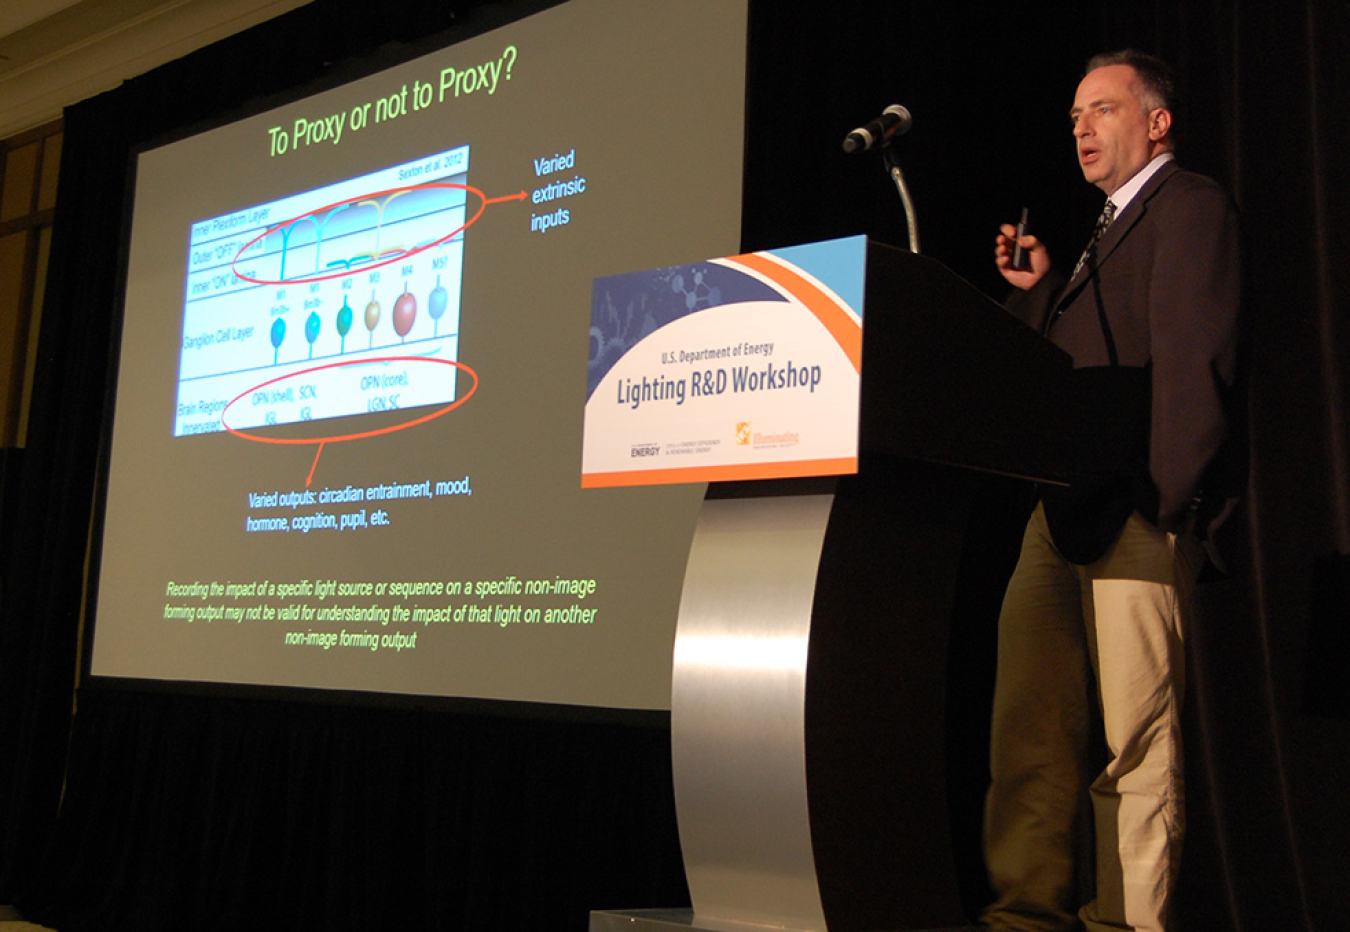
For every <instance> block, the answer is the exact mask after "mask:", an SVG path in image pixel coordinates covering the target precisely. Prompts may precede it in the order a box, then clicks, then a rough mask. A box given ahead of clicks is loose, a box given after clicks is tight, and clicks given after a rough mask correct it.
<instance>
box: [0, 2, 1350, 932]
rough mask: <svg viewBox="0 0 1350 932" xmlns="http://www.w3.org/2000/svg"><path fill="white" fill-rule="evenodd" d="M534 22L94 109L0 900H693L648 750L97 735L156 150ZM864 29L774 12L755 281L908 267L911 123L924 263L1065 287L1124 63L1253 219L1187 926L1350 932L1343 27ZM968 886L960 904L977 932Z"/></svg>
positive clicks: (30, 460)
mask: <svg viewBox="0 0 1350 932" xmlns="http://www.w3.org/2000/svg"><path fill="white" fill-rule="evenodd" d="M544 5H547V4H545V3H543V2H540V0H536V2H528V3H525V2H503V3H496V4H483V3H480V2H468V0H465V2H461V3H445V2H434V3H433V2H429V0H427V2H423V0H410V2H407V3H404V4H401V5H394V6H391V7H387V8H385V7H382V8H381V9H380V10H379V11H378V15H375V14H374V13H373V11H372V10H371V8H370V6H369V4H363V3H358V2H355V0H318V2H316V3H315V4H313V5H312V6H310V7H307V8H304V9H302V10H299V11H296V12H295V13H293V14H289V15H287V16H285V17H283V18H281V19H279V20H277V21H275V22H272V23H269V24H266V25H264V26H262V27H259V28H257V29H254V30H251V31H250V32H248V33H245V34H243V35H241V36H238V37H235V38H233V39H230V40H226V41H225V42H222V43H220V44H219V45H217V46H214V47H212V48H210V49H206V50H203V51H202V52H200V53H197V54H194V55H192V56H189V57H188V58H186V59H183V60H181V61H179V62H176V63H174V64H172V65H169V66H166V67H164V68H161V69H159V70H157V71H155V72H153V73H151V74H149V75H146V76H144V77H142V78H139V79H136V80H134V81H131V82H129V83H127V84H126V85H124V86H123V87H122V88H120V89H119V90H117V91H114V92H111V93H109V94H105V95H103V96H101V97H98V98H95V99H93V100H90V101H87V102H85V103H82V104H80V105H78V106H76V107H73V108H71V109H70V110H68V111H67V116H66V136H65V146H64V155H63V161H62V168H61V191H60V200H59V204H58V212H57V222H56V233H55V240H54V245H53V257H52V270H53V271H52V277H51V280H50V283H49V287H48V296H47V303H46V308H45V311H44V317H43V320H42V332H41V345H40V350H39V357H40V358H39V368H38V372H37V384H36V387H35V394H34V402H33V410H32V424H33V427H32V428H31V430H30V438H29V445H28V447H27V449H25V450H24V451H22V455H12V456H8V457H6V460H5V470H4V483H5V488H4V496H3V499H2V500H3V501H4V502H5V512H4V522H3V528H0V534H2V535H3V574H4V575H3V580H2V586H0V612H2V614H0V902H14V903H17V904H18V905H20V906H21V907H22V908H23V909H24V910H25V911H26V913H27V914H28V916H29V918H31V919H34V920H37V921H41V922H43V923H45V924H47V925H53V926H57V927H59V928H60V929H61V930H62V932H81V930H93V929H98V930H108V929H117V928H131V927H135V928H136V929H138V930H155V929H165V930H182V929H193V930H196V929H216V928H221V929H225V928H231V929H232V928H239V927H241V926H243V925H247V924H253V925H262V926H277V927H283V926H284V927H289V928H297V929H310V928H323V929H339V930H340V929H348V928H350V929H357V928H407V929H424V928H425V929H456V930H458V929H464V930H478V929H489V928H490V929H494V930H495V929H521V930H532V932H533V930H540V929H572V930H581V929H584V928H585V924H586V912H587V910H589V909H592V908H624V907H647V906H675V905H681V904H685V903H687V902H688V893H687V889H686V888H685V885H684V875H683V869H682V866H681V863H680V853H679V842H678V837H677V833H676V829H675V820H674V806H673V801H672V792H671V786H670V754H669V746H668V740H669V727H668V721H666V720H662V719H661V718H660V717H659V716H658V717H655V719H653V717H651V716H647V717H645V718H643V719H641V720H637V719H634V718H628V719H625V718H622V717H620V718H615V717H604V716H586V715H584V714H578V713H568V712H565V711H562V712H559V711H557V710H554V712H555V713H556V714H549V713H548V710H538V709H533V710H531V709H526V710H515V709H509V708H499V707H493V706H485V705H473V706H463V705H460V706H449V707H447V706H444V705H439V704H425V705H420V706H419V705H413V704H398V705H393V706H372V705H369V704H363V703H361V702H357V701H346V700H340V701H312V700H311V699H310V698H309V697H296V696H294V695H283V696H281V697H268V696H239V695H230V696H225V697H222V696H218V695H217V696H211V695H183V694H166V693H162V692H129V691H120V690H114V689H104V688H95V689H90V688H82V689H80V690H79V691H78V703H77V702H76V698H77V693H76V688H75V687H76V680H77V676H76V670H77V669H78V667H79V664H80V651H81V643H82V632H81V618H82V615H83V610H84V593H85V590H84V585H85V584H84V577H85V570H86V566H85V561H86V552H87V548H88V543H89V540H90V535H91V528H93V527H94V521H93V518H92V516H93V514H94V504H95V501H96V476H97V470H98V459H99V456H100V441H101V434H102V429H103V424H104V419H105V417H106V415H107V413H108V411H107V408H108V394H107V391H106V387H107V383H108V376H107V368H108V366H107V362H108V350H109V347H110V346H111V345H112V342H113V341H114V339H115V332H116V330H115V324H114V321H113V308H114V307H115V305H116V303H117V298H116V295H117V291H118V275H119V271H118V264H119V248H120V246H119V244H120V241H121V231H122V223H123V220H122V217H123V209H124V207H125V179H126V175H127V166H128V152H129V149H130V148H131V147H132V146H133V145H135V144H137V143H139V142H142V141H144V140H148V139H153V138H156V137H158V136H159V135H160V134H162V133H164V132H166V131H168V130H170V129H172V128H173V127H176V126H179V125H182V124H184V123H189V124H190V123H194V122H196V121H200V120H208V119H212V118H215V117H216V116H217V115H219V114H222V113H224V114H239V115H242V114H243V113H245V112H249V111H251V110H252V109H256V108H257V107H258V106H259V105H260V104H261V103H263V102H266V101H268V100H273V99H275V98H273V97H272V96H271V95H275V94H278V93H288V91H287V89H293V88H296V87H308V88H318V87H322V86H327V85H328V84H331V83H334V82H336V81H338V80H341V79H344V78H346V77H349V76H351V75H354V74H356V73H358V72H359V71H360V70H361V69H362V68H363V67H365V66H368V65H369V64H370V63H371V62H380V63H385V62H388V63H393V62H394V61H397V60H400V59H402V58H405V57H410V56H411V55H413V54H416V53H418V52H421V51H424V50H425V49H426V48H427V47H428V44H429V43H432V42H444V41H449V40H453V39H454V38H458V37H462V36H465V35H468V34H470V33H472V32H474V31H478V30H481V29H483V28H488V27H490V26H492V25H495V24H497V23H499V22H501V21H502V20H503V19H505V18H509V17H514V16H516V15H519V14H521V13H523V12H527V11H531V10H534V9H537V8H540V7H541V6H544ZM866 6H867V10H868V11H867V12H863V5H861V4H859V5H858V6H857V7H856V8H855V7H854V6H853V5H850V4H808V3H805V2H802V0H782V2H778V3H770V2H758V3H756V4H755V5H754V7H753V9H752V22H751V76H750V85H749V114H750V120H749V124H750V125H749V128H748V133H747V144H748V157H747V169H746V200H745V209H744V243H743V245H744V246H745V247H746V248H747V249H759V248H766V247H772V246H779V245H786V244H789V243H795V242H806V241H812V240H819V239H825V238H829V237H833V236H840V235H847V234H854V233H860V232H861V233H867V234H868V235H870V236H872V237H873V238H875V239H878V240H881V241H883V242H890V243H896V244H901V243H903V242H904V241H905V233H904V220H903V216H902V213H901V210H900V207H899V203H898V200H897V199H896V197H895V193H894V190H893V188H892V187H891V186H890V182H889V180H888V179H887V178H886V176H885V175H884V173H883V171H882V169H881V167H880V164H879V162H878V161H877V160H876V159H875V158H873V157H872V156H871V155H868V156H863V157H853V158H849V157H846V156H844V155H842V154H841V152H840V150H839V143H840V141H841V140H842V138H843V135H844V134H845V133H846V132H847V131H848V130H849V129H851V128H852V127H853V126H855V125H858V124H860V123H862V122H864V121H866V120H867V119H869V118H871V117H872V116H874V115H875V114H877V113H879V112H880V111H881V110H882V109H883V108H884V107H885V106H887V105H888V104H891V103H896V102H899V103H904V104H905V105H907V106H908V107H909V108H910V109H911V110H912V111H913V113H914V116H915V125H914V129H913V131H912V132H911V133H910V134H909V135H908V136H907V137H905V138H904V139H903V140H901V142H900V143H899V151H900V154H901V158H902V162H903V163H904V165H905V167H906V171H907V173H908V176H909V180H910V185H911V187H912V188H913V190H914V193H915V198H916V200H917V201H918V207H919V210H920V216H921V232H922V235H923V247H924V252H926V253H928V254H930V255H932V256H935V257H936V258H938V259H940V260H941V261H943V262H944V263H946V264H947V265H949V266H950V267H951V268H953V269H954V270H955V271H956V272H958V273H959V274H961V275H963V276H965V277H966V278H968V279H969V280H971V281H972V282H973V283H975V284H976V285H977V286H978V287H980V288H982V289H983V290H985V291H986V292H987V293H988V294H990V295H991V296H993V297H995V298H1001V297H1002V294H1003V290H1004V289H1003V287H1002V284H1001V280H1000V279H999V278H998V277H997V275H996V273H994V271H993V268H992V262H991V258H992V245H993V236H994V232H995V229H996V227H997V225H998V223H1000V222H1007V221H1009V220H1011V219H1015V218H1016V216H1017V213H1018V212H1019V211H1020V209H1021V208H1022V207H1023V206H1026V207H1029V208H1030V210H1031V215H1032V221H1033V224H1034V227H1035V230H1036V232H1037V233H1038V234H1039V235H1040V236H1041V237H1042V238H1043V239H1045V240H1046V241H1047V242H1048V243H1049V244H1050V246H1051V249H1052V252H1055V253H1056V254H1058V255H1060V256H1066V255H1070V254H1072V253H1074V252H1076V251H1077V249H1078V247H1079V245H1080V244H1081V242H1082V241H1083V240H1084V238H1085V237H1086V234H1087V231H1088V229H1089V228H1090V226H1091V222H1092V218H1093V217H1095V215H1096V213H1097V211H1098V209H1099V205H1100V194H1098V193H1097V192H1096V191H1095V189H1092V188H1091V187H1089V186H1088V185H1086V184H1085V183H1084V182H1083V181H1082V178H1081V176H1080V174H1079V173H1078V170H1077V166H1076V164H1075V161H1074V157H1073V148H1072V144H1071V140H1070V135H1069V125H1068V120H1067V111H1068V107H1069V104H1070V101H1071V99H1072V94H1073V88H1074V85H1075V84H1076V81H1077V79H1078V76H1079V73H1080V69H1081V67H1082V62H1083V61H1084V60H1085V59H1086V58H1087V57H1088V56H1089V55H1091V54H1093V53H1095V52H1098V51H1101V50H1104V49H1113V48H1119V47H1122V46H1126V45H1132V46H1135V47H1138V48H1141V49H1144V50H1148V51H1153V52H1156V53H1158V54H1161V55H1162V56H1163V57H1164V58H1166V59H1168V60H1169V61H1171V62H1172V63H1173V65H1174V66H1175V67H1176V69H1177V71H1178V74H1179V77H1180V79H1181V84H1182V87H1183V90H1184V92H1185V93H1184V97H1183V99H1182V102H1181V103H1180V104H1179V106H1178V108H1177V111H1178V112H1177V124H1178V127H1179V135H1180V140H1181V156H1180V157H1181V159H1182V161H1183V163H1184V164H1186V165H1187V166H1189V167H1192V168H1195V169H1197V170H1200V171H1203V172H1206V173H1208V174H1211V175H1213V176H1215V177H1217V178H1219V179H1220V180H1221V181H1223V182H1224V183H1225V184H1226V185H1227V186H1228V188H1229V189H1230V190H1231V191H1232V192H1233V195H1234V197H1235V199H1236V200H1237V202H1238V204H1239V206H1240V208H1241V210H1242V214H1243V218H1244V224H1245V237H1246V246H1247V257H1246V258H1247V262H1246V269H1247V276H1248V293H1249V297H1250V301H1249V311H1250V330H1249V338H1250V398H1251V424H1250V433H1251V448H1252V478H1251V484H1250V494H1249V495H1248V498H1247V500H1246V503H1245V506H1244V507H1243V509H1242V511H1241V512H1240V515H1239V517H1238V520H1236V521H1234V522H1233V527H1232V533H1231V535H1230V537H1231V539H1230V540H1229V541H1228V545H1229V551H1230V553H1231V554H1232V556H1233V561H1232V562H1233V564H1234V568H1235V573H1234V575H1233V577H1232V578H1231V579H1229V580H1226V581H1223V582H1220V583H1216V584H1214V585H1211V586H1208V587H1206V588H1205V590H1204V592H1203V599H1204V603H1205V610H1206V611H1205V618H1204V619H1203V621H1202V623H1200V624H1198V625H1197V626H1196V630H1194V631H1192V632H1190V643H1191V646H1192V648H1193V649H1192V651H1191V662H1192V674H1191V680H1190V693H1189V697H1190V702H1189V705H1188V716H1189V718H1188V723H1187V724H1188V734H1189V738H1188V740H1189V748H1190V753H1189V757H1188V762H1187V769H1188V797H1189V820H1190V835H1189V839H1188V847H1187V852H1186V859H1185V862H1184V864H1183V868H1182V869H1183V902H1182V914H1183V915H1182V918H1183V920H1184V922H1185V925H1184V927H1185V928H1186V929H1188V930H1191V932H1207V930H1213V929H1232V930H1250V932H1271V930H1286V929H1287V930H1299V929H1325V930H1331V929H1338V928H1341V927H1343V924H1344V918H1343V917H1344V915H1345V914H1346V907H1347V906H1348V905H1350V898H1347V896H1346V894H1345V893H1344V892H1343V886H1344V882H1343V881H1344V878H1345V877H1347V876H1350V853H1347V852H1348V850H1350V794H1348V793H1347V792H1346V789H1345V786H1344V780H1343V779H1342V777H1341V771H1342V769H1343V766H1342V765H1343V762H1345V761H1347V760H1350V675H1347V674H1348V673H1350V436H1347V434H1348V433H1350V407H1348V406H1350V334H1347V333H1346V330H1347V328H1348V327H1350V308H1348V307H1347V295H1348V294H1350V287H1348V286H1350V282H1348V281H1347V275H1348V274H1350V273H1348V272H1347V263H1346V262H1345V261H1344V259H1343V257H1344V256H1345V255H1347V254H1348V252H1350V251H1348V250H1347V245H1350V244H1347V238H1348V236H1350V234H1348V233H1347V230H1350V206H1348V205H1350V190H1348V188H1350V184H1348V183H1347V180H1346V173H1345V170H1344V169H1345V166H1344V153H1345V152H1346V151H1350V145H1347V144H1350V139H1347V136H1348V135H1350V121H1347V120H1346V119H1345V117H1344V112H1345V110H1344V104H1345V103H1346V97H1347V94H1346V91H1345V88H1346V87H1347V82H1348V81H1350V74H1347V72H1348V71H1350V56H1347V55H1346V54H1345V50H1346V49H1347V48H1350V15H1348V14H1347V10H1346V6H1345V3H1344V2H1343V0H1309V2H1305V3H1302V4H1281V5H1276V4H1270V3H1266V2H1262V0H1241V2H1231V3H1221V2H1216V0H1210V2H1200V0H1182V2H1175V3H1173V2H1166V3H1164V2H1154V3H1138V4H1128V5H1127V4H1107V3H1099V2H1080V3H1073V4H1065V5H1062V6H1056V5H1054V4H1051V5H1049V6H1046V5H1030V4H1004V5H1000V6H999V7H998V8H997V9H988V8H985V7H984V6H983V5H980V6H975V7H967V6H965V5H957V4H938V3H917V2H914V3H905V2H895V3H890V4H887V5H886V6H885V7H884V9H872V8H873V7H875V6H876V5H875V4H867V5H866ZM689 28H691V29H697V28H698V24H697V23H694V22H691V23H690V25H689ZM240 62H246V63H247V66H246V67H241V66H240ZM699 132H700V128H699V127H697V126H690V127H689V128H688V137H689V144H690V145H697V144H698V138H699ZM653 183H654V184H655V183H661V179H653ZM954 350H956V351H959V349H958V348H954ZM183 481H190V477H183ZM184 517H185V518H190V516H184ZM963 638H964V642H962V643H956V644H954V645H953V649H954V650H955V651H959V652H960V656H958V657H957V658H955V660H956V662H955V663H954V669H956V670H958V671H961V670H963V669H964V673H963V674H962V673H958V676H957V678H956V680H955V681H954V684H953V685H954V688H955V689H957V690H960V691H962V693H963V694H964V695H965V696H966V697H967V700H968V699H969V697H970V696H974V697H977V698H978V699H979V700H980V701H983V698H984V697H985V696H987V691H988V683H987V678H986V673H987V669H988V661H989V657H990V653H991V651H992V631H991V630H989V629H986V630H983V631H981V630H979V629H972V630H970V631H965V632H963ZM966 658H969V663H968V664H964V663H963V661H964V660H965V659H966ZM961 676H964V678H965V679H964V681H962V680H961ZM965 705H970V702H969V701H966V703H965ZM974 705H975V706H976V707H978V706H979V705H980V702H975V703H974ZM72 713H73V714H72ZM975 727H977V728H978V727H979V726H978V725H976V726H975ZM970 769H971V770H972V771H974V772H971V773H965V774H955V775H954V776H953V779H954V781H959V782H960V783H961V785H962V786H963V787H965V789H964V790H963V792H962V793H958V794H956V795H957V796H959V797H963V798H965V799H968V800H975V801H976V803H977V800H978V790H979V787H980V786H981V785H982V781H983V779H984V778H985V775H984V773H983V772H980V771H979V768H978V765H972V766H971V767H970ZM972 787H973V789H972ZM961 819H965V821H969V813H966V814H965V815H964V816H958V821H961ZM977 874H978V869H977V868H975V869H971V870H967V875H966V876H965V877H964V878H963V879H964V881H965V883H966V888H967V891H968V898H969V899H970V901H971V903H972V905H974V904H975V903H976V902H977V901H978V898H979V894H980V890H979V878H978V876H977Z"/></svg>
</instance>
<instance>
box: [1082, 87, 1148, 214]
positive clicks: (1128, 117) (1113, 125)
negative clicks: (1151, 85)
mask: <svg viewBox="0 0 1350 932" xmlns="http://www.w3.org/2000/svg"><path fill="white" fill-rule="evenodd" d="M1134 83H1135V74H1134V69H1133V68H1131V67H1130V66H1129V65H1107V66H1105V67H1102V68H1097V69H1095V70H1093V71H1089V72H1088V74H1087V76H1086V77H1085V78H1083V80H1082V83H1080V84H1079V85H1078V93H1077V94H1075V95H1074V98H1073V110H1071V111H1070V112H1069V118H1070V119H1071V120H1072V121H1073V135H1074V140H1075V142H1076V143H1077V144H1078V164H1079V165H1080V166H1081V167H1082V169H1083V177H1084V178H1086V179H1087V180H1088V181H1089V182H1091V183H1092V184H1095V185H1096V186H1097V187H1099V188H1101V189H1102V190H1103V191H1105V192H1106V194H1107V196H1108V197H1109V196H1110V195H1112V194H1114V193H1115V191H1116V189H1117V188H1119V187H1120V186H1121V185H1123V184H1124V183H1125V182H1127V181H1129V180H1130V179H1131V178H1133V177H1134V176H1135V174H1136V173H1138V171H1139V170H1140V169H1141V168H1143V167H1144V166H1145V165H1147V164H1148V163H1149V160H1150V159H1152V158H1153V156H1155V155H1157V154H1158V152H1159V151H1161V149H1162V146H1161V145H1159V143H1160V142H1161V141H1162V140H1163V138H1164V137H1165V136H1166V132H1167V128H1168V127H1169V126H1170V115H1169V114H1167V111H1165V110H1153V111H1151V112H1150V111H1147V110H1145V109H1144V106H1143V104H1141V103H1140V102H1139V100H1138V98H1137V97H1135V95H1134ZM1159 115H1163V116H1161V117H1160V116H1159Z"/></svg>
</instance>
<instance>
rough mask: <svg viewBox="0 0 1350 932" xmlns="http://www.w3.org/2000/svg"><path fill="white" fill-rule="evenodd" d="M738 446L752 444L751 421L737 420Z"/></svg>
mask: <svg viewBox="0 0 1350 932" xmlns="http://www.w3.org/2000/svg"><path fill="white" fill-rule="evenodd" d="M736 446H738V447H748V446H750V422H749V421H737V422H736Z"/></svg>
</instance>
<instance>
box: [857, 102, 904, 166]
mask: <svg viewBox="0 0 1350 932" xmlns="http://www.w3.org/2000/svg"><path fill="white" fill-rule="evenodd" d="M913 123H914V118H913V117H912V116H910V115H909V111H908V110H906V109H905V108H904V107H902V106H900V105H899V104H891V105H890V106H889V107H887V108H886V109H885V110H883V111H882V112H881V116H879V117H877V118H876V119H875V120H873V121H872V122H871V123H868V124H867V125H866V126H860V127H858V128H857V129H855V130H854V131H853V132H851V133H849V134H848V135H847V136H845V137H844V151H845V152H847V153H848V154H850V155H852V154H853V153H854V152H866V151H867V150H868V149H870V148H872V147H873V146H874V145H876V144H877V143H878V142H879V143H881V144H882V145H885V144H886V143H888V142H890V141H891V137H892V136H899V135H901V134H903V133H907V132H909V128H910V126H912V125H913Z"/></svg>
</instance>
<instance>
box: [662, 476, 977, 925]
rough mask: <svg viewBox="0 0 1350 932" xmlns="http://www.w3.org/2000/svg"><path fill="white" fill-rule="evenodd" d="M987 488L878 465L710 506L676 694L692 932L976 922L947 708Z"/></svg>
mask: <svg viewBox="0 0 1350 932" xmlns="http://www.w3.org/2000/svg"><path fill="white" fill-rule="evenodd" d="M973 481H974V480H973V479H972V478H971V477H970V476H969V475H968V474H965V473H963V472H961V471H958V470H949V469H944V468H940V467H932V466H923V465H919V464H914V463H910V462H902V463H880V464H877V463H874V464H872V465H871V466H870V467H869V471H868V473H867V474H866V475H860V476H850V477H845V478H842V479H839V480H837V481H836V482H835V483H834V489H835V490H834V491H833V492H831V493H826V494H820V483H819V482H816V483H814V484H811V483H806V484H805V485H803V486H798V487H797V489H798V492H799V493H800V494H790V493H789V494H781V495H764V494H762V490H761V488H760V487H751V486H746V487H743V488H742V489H739V490H738V489H737V488H736V487H731V488H720V489H715V490H713V493H714V494H715V495H718V496H724V497H711V496H710V497H709V498H708V499H707V500H706V501H705V502H704V505H703V511H702V514H701V516H700V519H699V523H698V527H697V530H696V531H695V535H694V541H693V545H692V548H691V551H690V555H689V563H688V568H687V570H686V574H685V583H684V592H683V596H682V600H681V605H680V615H679V622H678V625H677V629H676V640H675V665H674V675H673V685H672V694H671V748H672V757H673V767H674V783H675V804H676V814H677V819H678V823H679V830H680V843H681V847H682V849H683V853H684V862H685V872H686V876H687V879H688V883H689V891H690V895H691V898H692V901H693V907H694V917H693V921H694V922H695V926H694V927H695V928H708V929H713V928H718V927H719V926H725V927H726V928H734V927H735V924H742V923H743V924H749V925H756V926H761V927H763V926H770V927H777V928H782V929H793V930H802V932H826V930H828V932H864V930H878V929H925V928H928V929H931V928H936V927H959V926H962V925H964V923H965V922H966V916H965V910H964V909H963V906H962V901H961V896H960V891H959V889H958V882H957V877H956V873H957V872H956V867H955V863H954V857H953V847H952V840H951V823H950V821H949V812H948V796H947V785H946V784H947V776H948V774H947V744H948V738H949V735H948V733H947V719H946V708H947V703H946V695H945V690H946V684H947V680H948V651H947V647H948V644H947V640H948V634H949V630H950V626H951V618H952V612H953V605H954V602H955V600H956V593H957V589H958V584H959V579H958V577H959V566H960V564H961V556H962V549H963V541H964V538H965V535H966V532H967V529H968V524H969V507H968V503H969V500H970V498H971V494H970V490H971V488H972V487H973ZM789 488H790V487H789ZM737 491H746V492H748V493H749V494H748V495H747V497H735V495H736V493H737Z"/></svg>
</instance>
